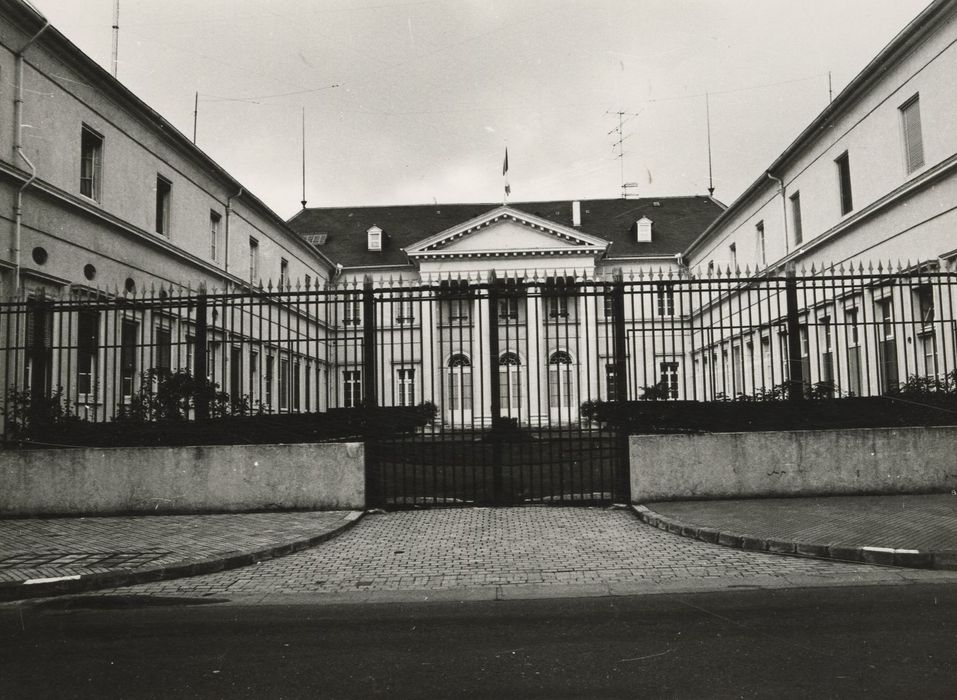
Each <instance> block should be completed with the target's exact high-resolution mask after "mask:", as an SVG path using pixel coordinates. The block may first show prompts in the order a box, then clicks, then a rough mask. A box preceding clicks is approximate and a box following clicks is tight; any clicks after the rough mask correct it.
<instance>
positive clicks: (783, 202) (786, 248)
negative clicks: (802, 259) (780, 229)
mask: <svg viewBox="0 0 957 700" xmlns="http://www.w3.org/2000/svg"><path fill="white" fill-rule="evenodd" d="M767 176H768V177H769V178H770V179H772V180H777V183H778V191H779V192H780V193H781V213H782V214H783V219H784V255H785V256H787V255H788V253H790V251H791V237H790V235H788V201H787V193H786V192H785V190H784V181H783V180H782V179H781V178H779V177H774V175H772V174H771V171H770V170H768V171H767Z"/></svg>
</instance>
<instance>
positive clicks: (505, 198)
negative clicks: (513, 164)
mask: <svg viewBox="0 0 957 700" xmlns="http://www.w3.org/2000/svg"><path fill="white" fill-rule="evenodd" d="M502 179H503V180H504V190H505V191H504V193H503V194H502V205H503V206H504V205H507V204H508V195H509V194H510V193H511V191H512V188H511V187H509V184H508V146H506V147H505V162H504V163H502Z"/></svg>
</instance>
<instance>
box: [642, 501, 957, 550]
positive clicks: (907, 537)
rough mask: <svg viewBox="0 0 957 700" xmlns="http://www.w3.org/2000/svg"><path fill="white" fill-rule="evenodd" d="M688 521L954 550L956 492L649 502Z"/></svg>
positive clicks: (824, 539)
mask: <svg viewBox="0 0 957 700" xmlns="http://www.w3.org/2000/svg"><path fill="white" fill-rule="evenodd" d="M647 505H648V507H649V508H650V509H651V510H652V511H654V512H656V513H659V514H661V515H664V516H666V517H669V518H673V519H675V520H680V521H681V522H684V523H688V524H689V525H697V526H699V527H709V528H714V529H716V530H721V531H724V532H733V533H737V534H742V535H751V536H754V537H759V538H763V539H772V538H773V539H781V540H791V541H795V542H807V543H814V544H826V545H835V546H844V547H889V548H892V549H916V550H919V551H921V552H925V551H926V552H950V551H957V495H953V494H935V495H918V496H847V497H844V496H830V497H826V498H762V499H748V500H732V501H685V502H672V503H650V504H647Z"/></svg>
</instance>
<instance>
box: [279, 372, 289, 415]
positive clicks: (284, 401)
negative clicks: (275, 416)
mask: <svg viewBox="0 0 957 700" xmlns="http://www.w3.org/2000/svg"><path fill="white" fill-rule="evenodd" d="M288 409H289V360H279V410H280V411H286V410H288Z"/></svg>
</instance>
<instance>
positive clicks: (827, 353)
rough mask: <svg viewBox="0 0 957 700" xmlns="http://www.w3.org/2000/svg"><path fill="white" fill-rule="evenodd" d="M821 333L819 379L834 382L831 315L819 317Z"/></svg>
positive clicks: (828, 382) (831, 383)
mask: <svg viewBox="0 0 957 700" xmlns="http://www.w3.org/2000/svg"><path fill="white" fill-rule="evenodd" d="M819 327H820V331H821V333H820V335H821V381H822V382H824V383H826V384H829V385H833V384H834V338H833V335H834V334H833V332H832V329H831V317H830V316H824V317H822V318H821V319H820V326H819Z"/></svg>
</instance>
